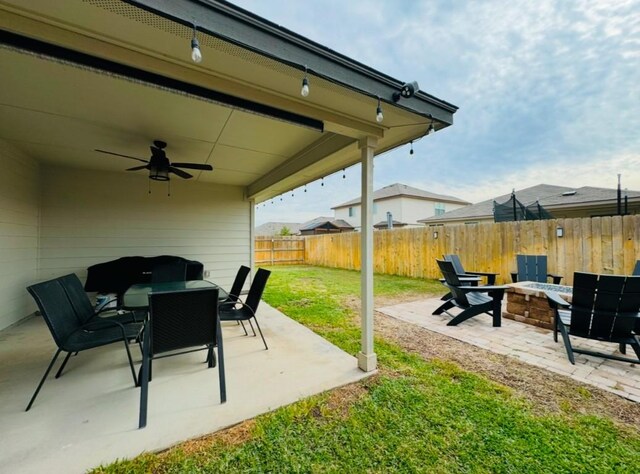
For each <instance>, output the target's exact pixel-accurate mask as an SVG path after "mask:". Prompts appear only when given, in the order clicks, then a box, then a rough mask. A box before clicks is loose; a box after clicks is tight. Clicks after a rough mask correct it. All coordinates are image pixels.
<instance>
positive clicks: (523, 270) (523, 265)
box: [511, 255, 562, 285]
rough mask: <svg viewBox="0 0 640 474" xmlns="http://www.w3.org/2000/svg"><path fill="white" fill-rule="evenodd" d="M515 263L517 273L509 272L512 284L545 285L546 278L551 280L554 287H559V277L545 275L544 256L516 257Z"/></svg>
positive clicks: (545, 260) (545, 257) (549, 274)
mask: <svg viewBox="0 0 640 474" xmlns="http://www.w3.org/2000/svg"><path fill="white" fill-rule="evenodd" d="M516 263H517V265H518V271H517V272H511V280H512V281H513V283H517V282H519V281H535V282H538V283H547V278H551V279H552V280H553V284H554V285H559V284H560V280H562V277H561V276H560V275H553V274H551V273H547V256H546V255H516Z"/></svg>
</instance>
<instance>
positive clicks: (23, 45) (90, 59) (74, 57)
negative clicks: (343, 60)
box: [0, 29, 324, 132]
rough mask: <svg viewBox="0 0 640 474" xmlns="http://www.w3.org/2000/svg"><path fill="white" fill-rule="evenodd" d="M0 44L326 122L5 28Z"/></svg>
mask: <svg viewBox="0 0 640 474" xmlns="http://www.w3.org/2000/svg"><path fill="white" fill-rule="evenodd" d="M0 44H2V45H7V46H11V47H14V48H17V49H20V50H23V51H27V52H30V53H34V54H40V55H43V56H47V57H50V58H53V59H56V60H59V61H65V62H68V63H72V64H75V65H78V66H83V67H87V68H91V69H94V70H98V71H101V72H107V73H109V74H113V75H116V76H120V77H124V78H128V79H133V80H136V81H140V82H144V83H147V84H152V85H154V86H158V87H161V88H165V89H170V90H173V91H176V92H181V93H184V94H187V95H190V96H194V97H197V98H200V99H204V100H207V101H210V102H213V103H216V104H220V105H224V106H227V107H231V108H234V109H237V110H244V111H247V112H251V113H254V114H258V115H262V116H265V117H269V118H273V119H276V120H282V121H285V122H290V123H293V124H295V125H300V126H303V127H306V128H310V129H313V130H317V131H320V132H322V131H324V124H323V122H322V121H320V120H316V119H313V118H310V117H305V116H303V115H300V114H296V113H293V112H289V111H287V110H282V109H279V108H276V107H271V106H269V105H265V104H261V103H258V102H253V101H250V100H247V99H243V98H241V97H236V96H233V95H230V94H225V93H223V92H218V91H215V90H213V89H209V88H206V87H202V86H199V85H196V84H191V83H188V82H185V81H181V80H179V79H174V78H170V77H167V76H163V75H161V74H156V73H154V72H150V71H145V70H143V69H139V68H136V67H133V66H129V65H126V64H120V63H118V62H115V61H111V60H109V59H104V58H99V57H96V56H92V55H89V54H86V53H82V52H79V51H75V50H72V49H69V48H65V47H62V46H57V45H54V44H51V43H47V42H44V41H40V40H37V39H34V38H29V37H26V36H22V35H19V34H16V33H12V32H10V31H6V30H4V29H0Z"/></svg>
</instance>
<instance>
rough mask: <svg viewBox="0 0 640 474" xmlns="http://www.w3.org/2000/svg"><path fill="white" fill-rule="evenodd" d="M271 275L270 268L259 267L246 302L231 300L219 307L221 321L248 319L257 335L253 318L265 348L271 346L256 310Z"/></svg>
mask: <svg viewBox="0 0 640 474" xmlns="http://www.w3.org/2000/svg"><path fill="white" fill-rule="evenodd" d="M269 275H271V272H270V271H269V270H265V269H264V268H258V271H257V272H256V275H255V277H254V278H253V282H252V283H251V287H250V288H249V294H248V295H247V298H246V299H245V301H244V303H243V302H242V301H240V300H238V301H230V302H227V303H222V304H221V305H220V309H219V311H220V320H221V321H240V322H242V321H248V322H249V326H251V330H252V331H253V335H254V336H256V330H255V329H254V328H253V324H252V323H251V320H252V319H253V320H254V321H255V323H256V326H257V327H258V332H260V337H261V338H262V342H263V343H264V348H265V349H266V350H268V349H269V347H268V346H267V341H265V340H264V335H263V334H262V330H261V329H260V324H259V323H258V319H257V318H256V311H257V310H258V305H259V304H260V298H262V293H263V292H264V288H265V286H267V280H268V279H269ZM243 327H244V326H243ZM245 334H246V330H245Z"/></svg>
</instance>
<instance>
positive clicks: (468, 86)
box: [237, 0, 640, 217]
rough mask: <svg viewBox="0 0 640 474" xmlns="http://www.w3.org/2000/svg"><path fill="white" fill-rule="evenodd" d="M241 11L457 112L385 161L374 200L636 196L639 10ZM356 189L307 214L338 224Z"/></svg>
mask: <svg viewBox="0 0 640 474" xmlns="http://www.w3.org/2000/svg"><path fill="white" fill-rule="evenodd" d="M237 3H238V4H240V5H241V6H243V7H245V8H248V9H250V10H252V11H254V12H256V13H257V14H259V15H264V16H265V17H267V18H268V19H270V20H271V21H274V22H276V23H279V24H282V25H283V26H285V27H287V28H290V29H292V30H293V31H296V32H297V33H300V34H302V35H304V36H307V37H309V38H311V39H313V40H314V41H317V42H319V43H321V44H324V45H326V46H328V47H330V48H332V49H335V50H337V51H338V52H341V53H343V54H346V55H347V56H349V57H352V58H354V59H356V60H358V61H361V62H364V63H366V64H368V65H370V66H372V67H374V68H376V69H379V70H381V71H382V72H384V73H386V74H389V75H391V76H393V77H396V78H399V79H401V80H417V81H418V82H419V84H420V85H421V87H422V89H424V90H425V91H427V92H428V93H430V94H433V95H436V96H437V97H440V98H442V99H444V100H447V101H449V102H452V103H454V104H456V105H458V106H459V107H460V110H459V111H458V112H457V113H456V114H455V116H454V121H455V123H454V125H453V126H452V127H449V128H448V129H445V130H442V131H440V132H438V133H437V134H435V135H433V136H429V137H426V138H425V139H424V140H421V141H419V142H417V143H416V144H415V145H414V148H415V154H414V155H413V157H409V155H408V148H407V147H402V148H400V149H398V150H395V151H392V152H390V153H388V154H385V155H384V156H380V157H377V158H376V169H375V175H374V179H375V180H376V187H381V186H384V185H387V184H391V183H394V182H402V183H406V184H410V185H414V186H417V187H421V188H424V189H427V190H430V191H433V192H438V193H444V194H453V195H456V196H459V197H461V198H466V199H469V200H472V201H477V200H481V199H487V198H490V197H492V196H495V195H497V194H501V193H505V192H509V191H510V190H511V188H513V187H515V188H522V187H526V186H529V185H534V184H539V183H549V184H568V185H570V186H575V187H579V186H584V185H593V186H603V187H615V186H616V184H617V180H616V174H617V173H622V174H623V183H626V185H627V186H628V187H629V188H630V189H635V190H640V177H639V176H638V172H636V171H635V170H636V169H638V164H639V163H638V160H639V158H638V156H639V155H640V133H638V130H640V114H639V113H638V110H639V109H640V107H639V106H640V87H638V86H637V82H638V77H639V76H640V74H639V73H640V68H639V67H638V64H639V63H638V59H640V1H638V0H626V1H625V0H599V1H598V2H593V1H591V0H576V1H573V2H561V1H557V0H538V1H536V2H530V1H527V0H515V1H511V2H504V1H503V0H485V1H482V2H448V1H444V0H435V1H429V2H416V1H409V0H405V1H393V0H375V1H372V0H350V1H348V2H344V1H342V2H339V1H337V0H324V1H316V2H294V1H284V0H280V1H279V2H277V3H273V2H263V1H258V0H242V1H239V2H237ZM359 186H360V185H359V177H357V179H355V180H354V182H353V183H351V184H350V185H349V186H343V187H338V188H336V189H335V190H333V192H334V194H332V196H331V199H330V202H328V203H327V202H324V201H323V199H322V198H320V200H319V201H316V202H311V201H310V202H309V203H308V205H306V208H307V209H311V208H313V209H317V210H318V211H321V212H316V213H315V214H316V215H321V214H326V213H327V212H329V213H330V212H331V211H330V206H331V205H335V204H336V203H339V202H342V201H346V200H348V199H350V198H351V197H354V196H353V195H354V193H355V194H356V195H357V194H359ZM498 188H500V189H499V192H495V191H496V189H498ZM334 201H335V202H334ZM320 205H322V206H324V207H321V206H320ZM295 212H305V211H295ZM312 217H315V215H314V216H312Z"/></svg>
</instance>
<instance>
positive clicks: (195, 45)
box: [191, 23, 202, 63]
mask: <svg viewBox="0 0 640 474" xmlns="http://www.w3.org/2000/svg"><path fill="white" fill-rule="evenodd" d="M191 60H192V61H193V62H194V63H199V62H201V61H202V52H201V51H200V43H199V42H198V38H196V25H195V23H194V24H193V38H191Z"/></svg>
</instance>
